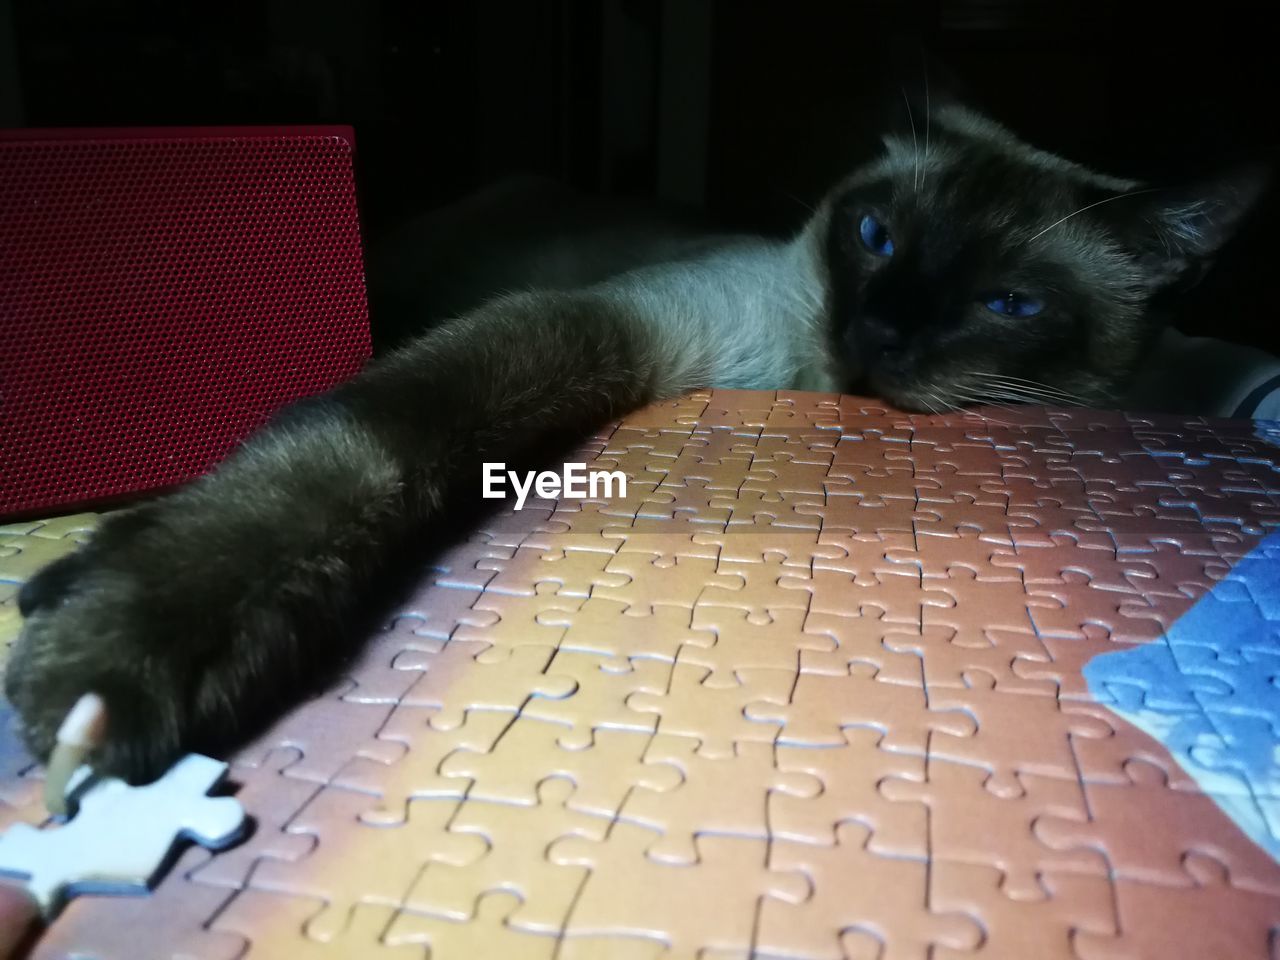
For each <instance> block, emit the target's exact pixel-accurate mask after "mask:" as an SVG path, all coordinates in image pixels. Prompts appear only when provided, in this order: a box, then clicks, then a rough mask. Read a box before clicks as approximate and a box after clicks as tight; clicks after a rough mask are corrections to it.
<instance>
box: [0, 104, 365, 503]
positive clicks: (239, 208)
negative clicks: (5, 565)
mask: <svg viewBox="0 0 1280 960" xmlns="http://www.w3.org/2000/svg"><path fill="white" fill-rule="evenodd" d="M351 159H352V140H351V137H350V133H349V131H344V130H341V129H334V128H326V129H324V130H320V131H316V130H298V129H286V130H267V131H262V130H247V131H227V130H183V131H159V130H152V131H83V132H76V131H69V132H56V133H48V132H42V131H25V132H24V131H19V132H17V133H12V132H11V133H7V134H5V133H0V184H2V185H3V186H2V187H0V514H4V515H10V514H16V513H19V512H22V513H26V512H31V511H39V510H47V509H49V508H52V507H56V506H68V505H70V504H73V503H82V502H87V501H97V500H101V499H106V498H111V497H114V496H118V495H121V494H126V493H132V492H136V491H141V490H147V489H153V488H156V487H162V486H167V485H170V484H173V483H177V482H179V481H182V480H186V479H189V478H191V477H193V476H195V475H197V474H199V473H201V472H202V471H205V470H207V469H208V468H209V467H210V466H212V465H213V464H214V463H215V462H217V461H218V460H219V459H220V458H221V457H223V456H224V455H225V454H226V453H227V452H228V451H229V450H230V449H231V448H232V447H233V446H234V445H235V444H236V443H237V441H239V440H241V439H243V438H244V437H245V436H246V435H247V434H248V433H250V432H251V431H252V430H253V429H254V428H255V427H257V426H258V425H260V424H261V423H262V422H263V421H264V420H265V419H266V418H267V417H268V415H269V414H270V413H271V412H272V411H274V410H275V409H277V408H278V407H280V406H281V405H282V404H284V403H286V402H288V401H290V400H293V399H296V398H298V397H301V396H305V395H308V394H313V393H317V392H319V391H322V390H324V389H326V388H328V387H331V386H333V385H334V384H335V383H338V382H339V381H341V380H343V379H345V378H346V377H349V376H351V375H352V374H353V373H355V372H356V371H357V370H358V369H359V368H360V366H361V364H362V363H363V362H364V360H365V359H366V358H367V357H368V355H369V327H368V315H367V309H366V305H365V293H364V273H363V267H362V262H361V255H360V234H359V223H358V220H357V212H356V199H355V189H354V183H353V179H352V166H351Z"/></svg>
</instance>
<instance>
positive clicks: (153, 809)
mask: <svg viewBox="0 0 1280 960" xmlns="http://www.w3.org/2000/svg"><path fill="white" fill-rule="evenodd" d="M226 772H227V765H226V764H225V763H221V762H219V761H217V760H213V759H210V758H209V757H204V756H200V755H199V754H194V753H193V754H188V755H187V756H186V757H183V758H182V759H181V760H179V761H178V762H177V763H176V764H175V765H174V766H173V767H172V768H170V770H169V772H168V773H166V774H165V775H164V776H163V777H161V778H160V779H159V780H157V781H155V782H154V783H149V784H147V785H145V786H141V787H131V786H129V785H128V784H127V783H125V782H124V781H123V780H117V779H115V778H114V777H102V778H100V779H96V780H90V777H91V771H90V770H89V768H88V767H81V768H80V769H79V770H77V771H76V773H75V776H73V777H72V779H71V782H70V784H68V786H67V794H68V796H74V795H75V793H76V791H77V790H78V789H80V788H81V786H82V785H84V789H83V792H82V793H81V794H80V796H79V809H78V810H77V812H76V815H75V816H74V817H72V818H71V819H70V820H69V821H68V822H67V823H65V824H63V825H61V826H57V825H54V826H47V827H44V828H36V827H32V826H31V825H29V824H25V823H17V824H14V825H13V826H11V827H10V828H9V829H8V830H7V831H6V832H5V833H4V835H3V836H0V874H13V875H18V876H21V877H25V878H26V883H27V889H28V890H30V891H31V895H32V896H33V897H35V898H36V900H37V901H38V902H39V904H40V907H41V909H42V910H43V911H44V912H45V914H46V915H48V914H52V913H53V912H56V910H57V909H58V907H59V906H60V905H61V904H62V902H63V901H64V900H65V899H67V898H68V897H70V896H72V895H74V894H76V893H86V892H103V893H130V892H137V893H141V892H145V891H146V890H147V889H148V888H149V887H150V886H151V884H152V882H153V881H154V880H155V879H157V877H158V874H159V873H160V871H161V870H162V869H163V868H164V866H165V865H166V863H167V862H168V861H169V855H170V853H171V852H172V851H173V848H174V846H175V845H176V844H177V842H178V840H179V839H181V838H189V839H191V840H194V841H195V842H197V843H199V844H201V845H202V846H206V847H209V848H211V849H219V848H221V847H225V846H227V845H229V844H231V843H234V842H235V841H236V840H237V839H239V837H240V836H241V834H242V833H243V830H244V825H245V815H244V807H242V806H241V805H240V803H239V801H237V800H234V799H232V798H231V797H210V796H208V792H209V791H210V790H211V789H213V788H214V787H215V786H217V784H218V783H219V782H220V781H221V780H222V778H223V777H224V776H225V775H226Z"/></svg>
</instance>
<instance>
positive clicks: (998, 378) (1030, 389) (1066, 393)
mask: <svg viewBox="0 0 1280 960" xmlns="http://www.w3.org/2000/svg"><path fill="white" fill-rule="evenodd" d="M968 375H969V376H971V377H976V378H978V379H980V380H984V381H986V382H989V383H994V384H999V385H1001V386H1004V387H1006V388H1010V389H1017V390H1019V391H1021V392H1023V393H1026V394H1027V395H1029V396H1036V397H1040V398H1043V399H1046V400H1052V401H1055V402H1058V403H1067V404H1070V405H1073V406H1088V401H1087V400H1086V399H1085V398H1084V397H1082V396H1080V395H1079V394H1077V393H1072V392H1071V391H1070V390H1066V389H1063V388H1061V387H1055V386H1052V385H1050V384H1047V383H1043V382H1041V381H1039V380H1028V379H1026V378H1025V377H1014V376H1009V375H1003V374H994V373H986V372H983V371H978V370H974V371H971V372H970V373H969V374H968Z"/></svg>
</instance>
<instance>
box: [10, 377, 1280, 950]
mask: <svg viewBox="0 0 1280 960" xmlns="http://www.w3.org/2000/svg"><path fill="white" fill-rule="evenodd" d="M1277 442H1280V438H1277ZM1277 454H1280V446H1272V444H1271V442H1270V439H1269V435H1268V432H1267V429H1266V425H1265V424H1255V423H1252V422H1243V421H1208V420H1203V419H1195V420H1182V419H1174V418H1160V417H1139V416H1135V415H1124V414H1119V413H1111V412H1098V411H1085V410H1078V409H1075V410H1054V409H1045V408H1024V409H1016V410H1010V409H996V410H986V411H981V412H976V413H965V414H955V415H950V416H947V417H935V416H915V415H906V414H901V413H896V412H894V411H891V410H886V409H884V408H883V407H878V406H876V405H875V404H874V403H873V402H872V401H869V400H866V399H862V398H856V397H837V396H830V395H821V394H806V393H778V394H773V393H752V392H736V391H716V392H713V393H712V392H703V393H697V394H692V395H690V396H687V397H684V398H681V399H679V400H677V401H672V402H670V403H666V404H661V405H657V406H654V407H650V408H648V409H646V410H643V411H640V412H638V413H637V414H635V415H633V416H631V417H629V418H627V419H626V420H625V421H623V422H622V423H621V424H620V425H618V424H615V425H611V426H610V427H609V428H608V429H606V430H604V431H602V432H601V433H600V434H599V435H598V436H596V437H595V438H593V439H592V440H590V441H589V442H588V443H586V444H585V445H584V446H583V448H582V450H581V451H580V453H579V455H577V456H576V457H570V458H569V459H570V460H574V459H577V460H582V461H588V462H590V461H594V462H595V464H594V465H595V466H597V467H601V468H608V469H620V470H623V471H625V473H626V474H627V476H628V477H629V479H630V484H629V489H628V492H627V495H626V496H625V497H615V498H612V499H608V500H606V499H599V500H585V501H572V500H562V501H559V502H554V501H544V500H537V501H532V502H530V503H529V504H527V505H526V507H525V509H523V510H521V511H515V510H513V509H507V510H505V511H502V512H499V513H497V514H496V515H494V516H493V517H492V518H491V519H490V520H488V521H487V522H485V523H483V524H482V525H481V528H480V529H479V530H478V531H477V532H476V534H475V535H474V536H472V537H471V538H470V539H469V540H468V541H466V542H465V543H461V544H458V545H456V546H455V547H453V548H452V549H449V550H447V551H445V552H443V553H442V554H441V555H440V556H439V557H438V558H437V559H436V560H435V561H433V563H432V564H431V566H430V568H429V569H428V570H425V571H424V573H423V577H422V580H421V583H420V586H419V587H418V589H417V590H416V592H414V594H413V595H412V596H411V597H410V598H409V599H408V600H407V601H406V602H405V603H404V604H403V605H402V607H401V608H400V609H398V610H397V611H396V612H395V613H394V614H393V615H392V616H391V617H389V618H388V620H387V622H386V624H385V626H384V627H383V628H382V629H381V630H380V631H378V632H377V633H376V634H375V635H374V636H373V637H371V638H370V640H369V642H368V644H367V645H366V646H365V648H364V653H363V654H362V656H361V657H360V658H359V660H358V661H357V662H356V663H354V664H353V665H352V667H351V669H350V671H349V677H348V678H347V679H346V680H344V681H343V682H342V683H341V684H339V685H338V686H336V687H335V688H334V689H333V690H332V691H331V692H329V693H328V694H327V695H326V696H323V697H320V698H317V699H316V700H314V701H311V702H308V703H305V704H303V705H301V706H300V707H298V708H297V709H296V710H294V711H293V712H292V713H291V714H289V715H288V716H287V717H286V718H285V719H284V720H282V721H281V722H280V723H279V724H278V725H277V726H276V727H275V728H274V729H272V730H270V731H268V732H266V733H265V734H264V735H263V736H262V737H261V738H260V739H259V740H257V741H256V742H254V743H253V744H251V745H249V746H247V747H246V748H245V749H244V750H242V751H241V752H240V753H239V754H238V755H237V756H235V757H234V758H232V759H233V762H232V766H231V772H230V779H231V781H232V783H233V784H235V785H236V792H237V796H238V797H239V798H240V799H241V801H242V802H243V804H244V806H245V807H246V809H247V810H248V812H249V814H250V815H251V816H252V817H253V818H254V820H255V822H256V829H255V831H254V832H253V834H252V835H251V837H250V838H249V839H248V840H246V841H245V842H243V843H242V844H241V845H239V846H237V847H234V848H232V849H230V850H227V851H223V852H221V853H218V854H211V853H209V852H208V851H205V850H203V849H200V848H191V849H188V850H186V851H185V852H184V853H183V854H182V855H181V857H180V859H179V860H178V861H177V863H176V865H175V866H174V868H173V869H172V870H171V871H169V873H168V874H167V875H166V877H165V878H164V879H163V880H162V881H161V882H160V883H159V884H158V886H157V888H156V890H155V891H154V892H153V893H152V894H150V895H149V896H143V897H133V898H95V897H89V896H85V897H79V898H76V899H75V900H73V901H72V902H71V903H70V905H69V906H68V907H67V909H65V910H64V911H63V913H62V914H61V916H60V917H59V918H58V920H57V921H56V922H55V923H54V924H53V925H52V926H51V927H50V928H49V930H48V931H47V932H46V933H45V935H44V937H43V939H42V940H41V941H40V943H39V945H38V947H37V951H36V955H37V956H49V957H54V956H66V955H70V954H74V955H75V956H96V957H128V958H130V960H132V958H139V957H160V956H170V955H181V956H185V957H199V958H229V957H239V956H242V955H245V954H246V953H247V955H249V956H251V957H269V958H270V957H289V958H291V960H292V958H306V957H311V956H324V957H330V956H343V957H349V956H359V957H364V956H368V957H380V956H384V955H385V956H388V957H390V956H406V957H408V956H417V957H423V956H426V955H428V954H429V955H430V956H431V957H432V958H435V960H440V958H451V957H460V958H473V957H480V956H492V957H501V958H513V960H523V958H553V957H554V958H559V960H575V958H584V957H609V958H633V957H634V958H659V957H673V958H674V957H690V958H692V957H702V958H716V960H726V958H731V957H747V956H757V957H788V958H814V960H818V958H832V960H836V958H841V957H849V958H873V957H879V958H919V960H924V958H961V957H985V958H1005V957H1008V958H1018V960H1022V958H1027V957H1033V956H1034V957H1037V958H1044V960H1052V958H1073V960H1090V958H1116V957H1133V958H1145V957H1156V956H1159V957H1170V958H1172V957H1188V958H1196V960H1208V958H1216V957H1224V958H1225V957H1230V958H1232V960H1246V958H1251V957H1258V958H1266V957H1272V958H1275V957H1276V956H1278V955H1280V954H1277V953H1276V951H1277V950H1280V860H1278V859H1277V858H1280V751H1278V750H1277V749H1276V746H1277V743H1280V685H1278V684H1280V680H1277V675H1280V638H1278V634H1277V628H1276V620H1277V619H1280V559H1277V558H1278V557H1280V545H1278V544H1277V542H1273V541H1272V540H1271V539H1268V537H1269V535H1270V534H1271V533H1272V531H1273V528H1274V527H1275V525H1276V523H1277V520H1280V472H1277V462H1280V461H1277V459H1276V458H1277ZM93 523H94V518H93V517H92V516H83V515H82V516H79V517H71V518H61V519H57V520H51V521H47V522H43V523H41V522H31V523H23V524H15V525H11V526H8V527H2V528H0V639H8V640H11V639H12V637H13V636H14V635H16V631H17V626H18V616H17V613H16V609H15V608H14V594H15V593H16V585H17V583H19V582H20V581H21V580H23V579H25V578H26V577H27V576H29V575H30V574H31V573H32V572H33V571H34V570H36V569H38V568H39V567H40V566H41V565H43V564H44V563H46V562H48V561H49V560H50V559H53V558H54V557H56V556H58V555H61V554H62V553H64V552H66V551H67V550H69V549H71V548H72V547H73V546H74V543H75V542H76V541H77V540H79V539H81V538H83V536H85V535H86V534H87V533H88V532H89V531H90V530H91V528H92V526H93ZM2 736H3V737H4V738H6V739H4V740H3V741H0V826H2V825H4V824H7V823H12V822H17V821H28V822H34V823H39V822H40V821H41V818H42V817H43V815H44V812H43V809H42V807H41V805H40V799H39V786H40V783H39V775H40V771H39V769H38V767H35V766H33V765H32V764H31V762H30V760H29V759H28V758H26V757H24V756H23V755H22V753H21V750H20V749H19V748H18V747H17V746H16V743H15V741H14V739H13V734H12V733H11V732H10V731H9V730H7V729H6V730H5V732H4V733H3V734H2Z"/></svg>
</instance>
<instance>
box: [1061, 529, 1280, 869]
mask: <svg viewBox="0 0 1280 960" xmlns="http://www.w3.org/2000/svg"><path fill="white" fill-rule="evenodd" d="M1084 676H1085V680H1086V682H1087V683H1088V685H1089V690H1090V692H1091V693H1093V695H1094V696H1095V697H1097V699H1099V700H1101V701H1103V702H1105V703H1107V704H1109V705H1110V706H1111V708H1112V709H1113V710H1114V711H1115V712H1116V713H1117V714H1119V715H1120V716H1122V717H1123V718H1124V719H1126V720H1128V721H1129V722H1130V723H1132V724H1133V725H1134V726H1136V727H1138V728H1139V729H1141V730H1142V731H1144V732H1145V733H1147V734H1148V735H1149V736H1151V737H1154V738H1155V739H1156V740H1158V741H1160V743H1162V744H1164V746H1165V747H1166V748H1167V749H1168V750H1169V752H1170V753H1171V754H1173V756H1174V757H1175V758H1176V759H1177V760H1178V762H1179V763H1180V764H1181V765H1182V767H1183V769H1185V770H1186V771H1187V773H1188V774H1189V775H1190V776H1192V777H1193V778H1194V779H1195V780H1196V782H1197V783H1198V784H1199V785H1200V787H1201V789H1203V790H1204V791H1205V792H1206V793H1208V794H1210V795H1211V796H1213V798H1214V799H1215V800H1216V801H1217V803H1218V804H1219V806H1221V807H1222V809H1223V810H1224V811H1225V812H1226V813H1227V815H1228V816H1230V817H1231V819H1232V820H1234V821H1235V823H1236V824H1237V825H1238V826H1239V827H1240V829H1241V830H1243V831H1244V832H1245V833H1246V834H1247V835H1248V836H1249V837H1251V838H1252V839H1253V840H1254V842H1256V843H1257V844H1258V845H1259V846H1260V847H1262V848H1263V849H1264V850H1266V851H1267V852H1268V853H1270V854H1271V856H1272V857H1274V858H1275V859H1276V860H1280V534H1273V535H1272V536H1270V537H1268V538H1266V539H1265V540H1263V541H1262V543H1260V544H1259V545H1258V546H1257V547H1256V548H1255V549H1254V550H1253V551H1251V552H1250V553H1249V554H1248V555H1247V556H1246V557H1245V558H1244V559H1243V560H1241V561H1240V562H1239V563H1237V564H1236V565H1235V567H1234V568H1233V569H1232V570H1231V572H1230V573H1229V574H1228V575H1227V577H1226V578H1224V579H1223V580H1222V581H1221V582H1220V583H1218V584H1217V586H1215V587H1214V589H1213V590H1212V591H1211V592H1210V593H1208V594H1206V595H1205V596H1204V597H1202V598H1201V599H1200V600H1199V601H1198V602H1197V603H1196V604H1195V606H1193V607H1192V608H1191V609H1190V610H1189V611H1187V613H1185V614H1184V615H1183V616H1182V617H1181V618H1179V619H1178V621H1177V622H1176V623H1175V624H1174V625H1173V626H1172V628H1171V629H1170V630H1169V631H1168V634H1167V636H1166V637H1165V638H1164V639H1163V640H1161V641H1156V642H1153V643H1148V644H1144V645H1142V646H1138V647H1133V648H1130V649H1126V650H1122V651H1117V652H1115V653H1107V654H1103V655H1101V656H1098V657H1095V658H1094V659H1093V660H1091V661H1090V662H1089V663H1088V664H1087V665H1086V667H1085V668H1084Z"/></svg>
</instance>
